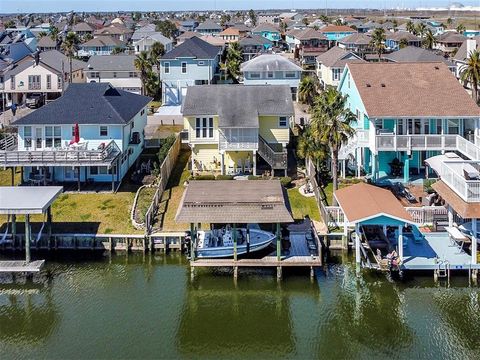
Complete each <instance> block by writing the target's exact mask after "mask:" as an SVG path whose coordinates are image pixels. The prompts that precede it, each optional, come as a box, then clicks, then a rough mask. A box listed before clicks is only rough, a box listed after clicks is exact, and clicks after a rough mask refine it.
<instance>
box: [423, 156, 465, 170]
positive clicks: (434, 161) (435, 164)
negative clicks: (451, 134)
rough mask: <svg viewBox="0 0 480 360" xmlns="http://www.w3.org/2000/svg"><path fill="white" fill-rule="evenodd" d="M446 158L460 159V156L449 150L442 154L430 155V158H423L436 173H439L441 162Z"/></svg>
mask: <svg viewBox="0 0 480 360" xmlns="http://www.w3.org/2000/svg"><path fill="white" fill-rule="evenodd" d="M448 160H460V161H461V160H462V158H461V157H460V156H458V155H457V154H455V153H452V152H449V153H445V154H443V155H437V156H432V157H431V158H428V159H426V160H425V163H426V164H427V165H428V166H429V167H430V168H431V169H432V170H433V171H435V172H436V173H437V175H440V170H441V167H442V164H443V163H444V162H446V161H448Z"/></svg>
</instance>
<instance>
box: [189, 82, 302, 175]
mask: <svg viewBox="0 0 480 360" xmlns="http://www.w3.org/2000/svg"><path fill="white" fill-rule="evenodd" d="M182 113H183V116H184V118H185V120H184V126H185V131H186V132H187V133H188V144H189V146H190V148H191V149H192V157H191V161H192V170H193V171H194V172H202V171H209V172H212V171H214V172H215V171H216V172H219V173H221V174H232V175H233V174H240V173H252V174H254V175H256V174H257V156H258V157H261V158H262V159H263V160H264V161H265V162H266V163H268V164H269V166H270V167H271V168H272V170H273V171H275V170H282V172H284V173H286V171H287V149H286V146H287V144H288V143H289V142H290V126H291V125H292V116H293V115H294V109H293V102H292V97H291V91H290V88H289V87H288V86H287V85H255V86H253V85H252V86H245V85H206V86H193V87H189V88H188V90H187V95H186V97H185V101H184V103H183V106H182Z"/></svg>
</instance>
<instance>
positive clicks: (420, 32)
mask: <svg viewBox="0 0 480 360" xmlns="http://www.w3.org/2000/svg"><path fill="white" fill-rule="evenodd" d="M416 30H417V35H418V36H420V37H421V38H422V39H423V37H424V36H425V33H426V32H427V25H425V24H424V23H422V22H421V23H418V24H417V27H416Z"/></svg>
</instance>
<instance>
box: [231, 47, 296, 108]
mask: <svg viewBox="0 0 480 360" xmlns="http://www.w3.org/2000/svg"><path fill="white" fill-rule="evenodd" d="M240 71H241V72H242V75H243V83H244V84H245V85H288V86H289V87H290V90H291V92H292V100H297V92H298V86H299V83H300V79H301V77H302V71H303V69H302V68H301V67H300V66H298V65H296V64H294V63H293V62H292V61H290V60H288V59H287V58H286V57H284V56H282V55H279V54H263V55H259V56H257V57H255V58H253V59H251V60H249V61H246V62H244V63H243V64H242V65H241V67H240Z"/></svg>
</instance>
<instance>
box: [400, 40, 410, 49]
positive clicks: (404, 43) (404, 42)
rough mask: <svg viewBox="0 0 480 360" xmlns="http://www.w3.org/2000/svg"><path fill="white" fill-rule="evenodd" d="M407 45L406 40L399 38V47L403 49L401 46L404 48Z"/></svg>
mask: <svg viewBox="0 0 480 360" xmlns="http://www.w3.org/2000/svg"><path fill="white" fill-rule="evenodd" d="M407 46H408V40H407V39H405V38H403V39H400V42H399V43H398V47H399V48H400V49H403V48H406V47H407Z"/></svg>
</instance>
